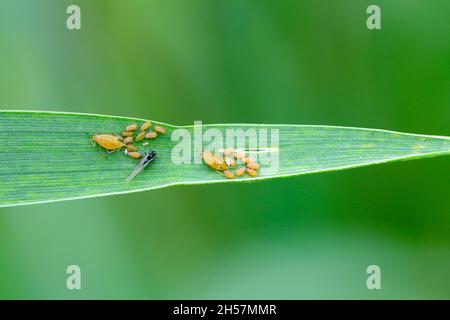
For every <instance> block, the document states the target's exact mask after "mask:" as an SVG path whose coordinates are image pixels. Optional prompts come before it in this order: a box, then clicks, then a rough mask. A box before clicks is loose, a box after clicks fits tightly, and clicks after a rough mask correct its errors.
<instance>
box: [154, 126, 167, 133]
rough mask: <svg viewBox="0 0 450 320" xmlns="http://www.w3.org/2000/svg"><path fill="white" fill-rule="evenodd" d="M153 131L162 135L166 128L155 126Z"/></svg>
mask: <svg viewBox="0 0 450 320" xmlns="http://www.w3.org/2000/svg"><path fill="white" fill-rule="evenodd" d="M155 131H156V132H157V133H160V134H164V133H166V128H163V127H160V126H155Z"/></svg>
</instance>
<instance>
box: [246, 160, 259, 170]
mask: <svg viewBox="0 0 450 320" xmlns="http://www.w3.org/2000/svg"><path fill="white" fill-rule="evenodd" d="M247 168H250V169H253V170H259V168H261V166H260V164H259V163H256V162H250V163H247Z"/></svg>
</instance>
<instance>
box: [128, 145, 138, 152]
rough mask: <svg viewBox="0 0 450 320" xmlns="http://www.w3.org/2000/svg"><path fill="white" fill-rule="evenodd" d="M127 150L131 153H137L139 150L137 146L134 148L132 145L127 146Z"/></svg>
mask: <svg viewBox="0 0 450 320" xmlns="http://www.w3.org/2000/svg"><path fill="white" fill-rule="evenodd" d="M126 148H127V150H128V151H129V152H136V151H137V150H138V149H137V148H136V147H135V146H133V145H132V144H129V145H127V146H126Z"/></svg>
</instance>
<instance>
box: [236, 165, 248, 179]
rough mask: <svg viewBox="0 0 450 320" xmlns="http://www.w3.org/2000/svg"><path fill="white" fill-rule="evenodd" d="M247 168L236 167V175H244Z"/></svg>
mask: <svg viewBox="0 0 450 320" xmlns="http://www.w3.org/2000/svg"><path fill="white" fill-rule="evenodd" d="M245 170H246V168H245V167H242V168H239V169H236V171H235V172H234V174H235V175H236V176H238V177H240V176H242V175H243V174H244V173H245Z"/></svg>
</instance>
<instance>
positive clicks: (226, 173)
mask: <svg viewBox="0 0 450 320" xmlns="http://www.w3.org/2000/svg"><path fill="white" fill-rule="evenodd" d="M223 175H224V176H225V177H226V178H228V179H234V174H233V172H231V171H230V170H224V171H223Z"/></svg>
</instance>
